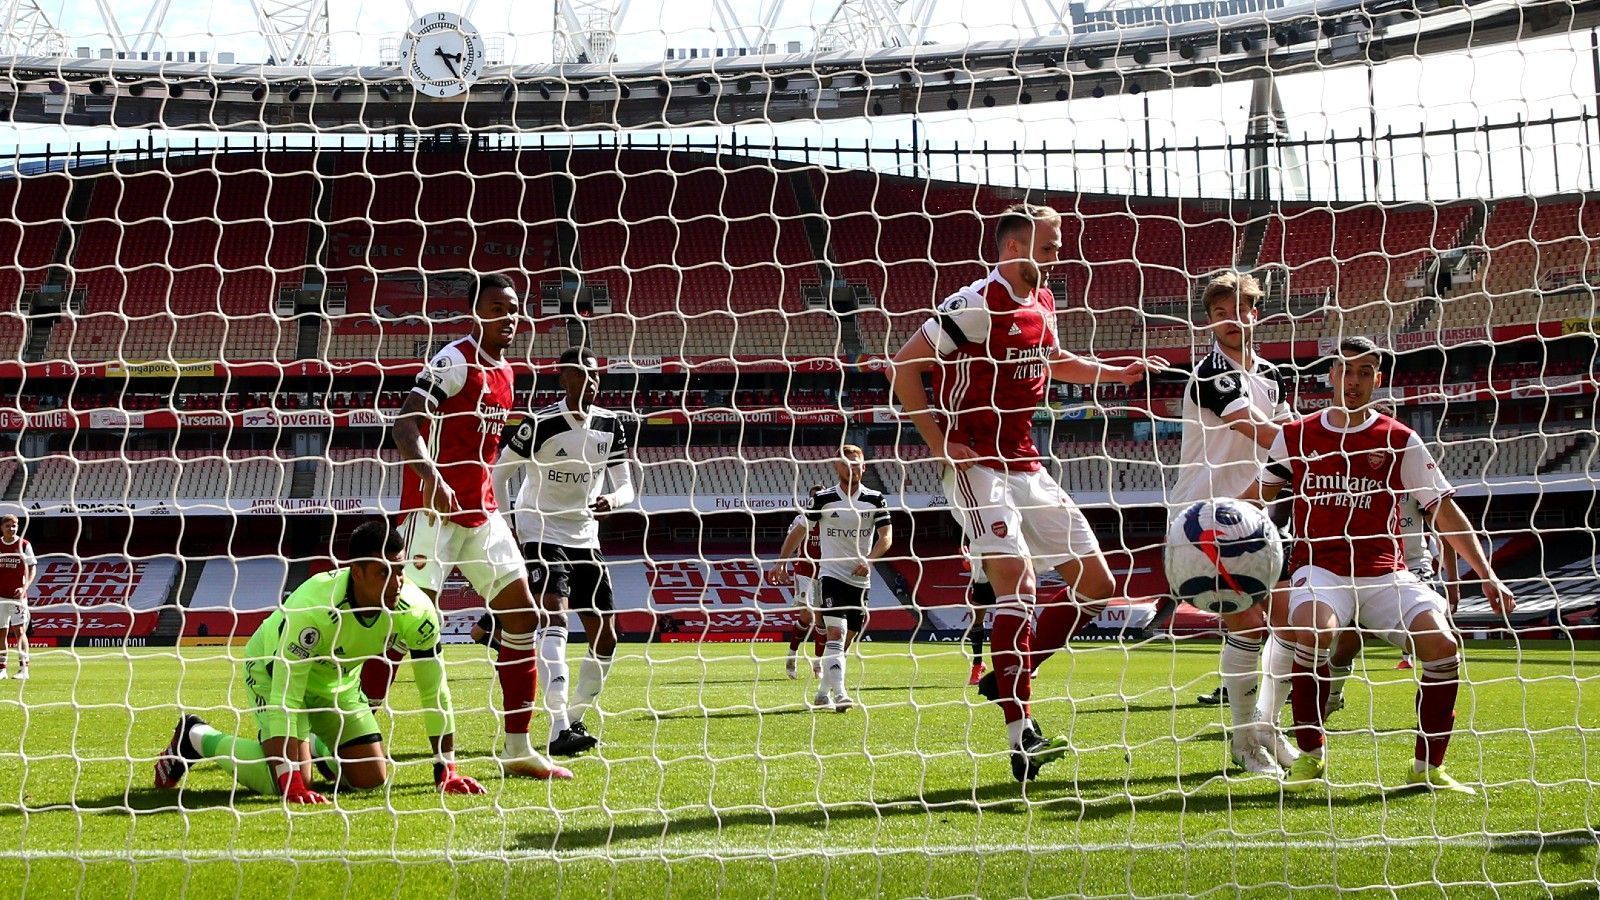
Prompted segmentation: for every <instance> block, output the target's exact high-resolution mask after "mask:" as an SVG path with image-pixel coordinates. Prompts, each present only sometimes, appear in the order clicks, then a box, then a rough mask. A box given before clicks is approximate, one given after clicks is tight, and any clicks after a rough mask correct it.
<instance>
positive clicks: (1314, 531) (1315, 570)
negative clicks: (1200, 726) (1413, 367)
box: [1245, 338, 1516, 794]
mask: <svg viewBox="0 0 1600 900" xmlns="http://www.w3.org/2000/svg"><path fill="white" fill-rule="evenodd" d="M1381 366H1382V354H1381V351H1379V350H1378V348H1377V346H1376V345H1375V344H1373V342H1372V341H1369V340H1367V339H1366V338H1346V339H1344V340H1343V341H1341V342H1340V344H1339V356H1338V357H1337V358H1336V359H1335V360H1334V363H1333V368H1332V370H1331V372H1330V374H1329V380H1330V382H1331V383H1332V385H1333V387H1334V391H1335V392H1336V396H1337V401H1336V403H1335V405H1334V407H1333V408H1331V409H1327V410H1324V411H1323V412H1321V413H1318V414H1315V415H1311V416H1307V417H1306V418H1303V419H1298V420H1296V421H1293V422H1290V423H1288V424H1287V425H1285V426H1284V427H1283V431H1282V432H1280V433H1279V435H1278V437H1277V440H1275V441H1274V442H1273V444H1272V449H1271V450H1270V451H1269V452H1268V462H1267V466H1266V469H1265V470H1264V471H1263V472H1262V474H1261V480H1260V481H1259V482H1257V483H1256V485H1255V486H1254V487H1253V488H1251V489H1250V490H1249V491H1247V492H1246V493H1245V497H1246V499H1251V500H1257V501H1264V502H1271V500H1272V499H1273V498H1275V497H1276V496H1277V495H1278V492H1279V491H1280V490H1282V488H1283V486H1284V485H1286V484H1287V485H1291V486H1292V488H1293V490H1294V513H1293V516H1294V528H1293V532H1294V534H1295V535H1296V536H1297V539H1296V542H1295V546H1294V550H1293V552H1292V553H1291V554H1290V563H1289V568H1290V571H1291V573H1292V574H1291V576H1290V578H1291V581H1290V593H1289V621H1290V625H1291V626H1292V627H1293V628H1294V629H1296V631H1295V635H1296V640H1297V647H1296V649H1295V664H1294V675H1293V687H1292V689H1291V693H1290V698H1289V702H1290V705H1291V706H1292V707H1293V710H1294V724H1295V740H1296V741H1297V742H1298V743H1299V745H1300V751H1301V753H1300V758H1299V759H1297V760H1295V762H1294V765H1293V766H1291V767H1290V769H1289V775H1288V778H1287V779H1285V783H1284V787H1285V788H1286V789H1287V790H1307V789H1309V788H1311V787H1313V786H1315V785H1317V784H1319V783H1321V782H1322V781H1323V778H1324V776H1325V774H1326V771H1327V764H1326V762H1325V761H1324V759H1323V744H1324V734H1323V727H1322V717H1323V715H1324V710H1325V708H1326V707H1327V698H1328V686H1329V683H1330V673H1329V671H1328V655H1329V653H1330V651H1331V649H1332V647H1333V644H1334V643H1335V641H1336V639H1337V637H1338V635H1339V633H1340V631H1341V630H1343V629H1346V628H1349V627H1350V626H1351V624H1352V623H1359V624H1360V626H1361V627H1362V628H1364V629H1367V630H1369V631H1375V632H1378V633H1380V634H1381V633H1387V632H1394V631H1398V632H1402V633H1404V634H1406V635H1407V636H1408V638H1409V641H1410V643H1411V646H1412V647H1413V648H1414V650H1415V653H1416V656H1417V658H1418V659H1419V660H1420V661H1421V668H1422V680H1421V684H1420V686H1419V687H1418V689H1417V716H1418V719H1419V725H1420V731H1419V734H1418V735H1417V741H1416V756H1415V761H1414V764H1413V766H1412V772H1411V775H1410V778H1409V779H1408V780H1409V783H1411V784H1414V785H1424V786H1427V787H1430V788H1435V789H1441V790H1452V791H1459V792H1461V793H1468V794H1471V793H1476V791H1474V790H1473V789H1472V788H1470V787H1468V786H1466V785H1464V784H1461V783H1460V782H1458V781H1456V780H1455V779H1454V778H1452V777H1451V776H1450V775H1449V774H1448V773H1446V772H1445V771H1444V768H1443V765H1444V755H1445V749H1446V748H1447V747H1448V746H1449V744H1450V732H1451V730H1452V729H1453V728H1454V726H1455V706H1456V692H1457V690H1458V688H1459V685H1460V682H1459V681H1458V680H1457V675H1458V670H1459V668H1460V665H1461V660H1460V657H1459V655H1458V648H1457V646H1456V641H1455V636H1454V634H1453V632H1452V631H1451V628H1450V620H1449V615H1448V611H1447V607H1446V603H1445V599H1444V598H1443V597H1441V596H1439V594H1438V592H1437V591H1435V590H1434V589H1433V588H1432V587H1431V586H1430V585H1428V584H1426V583H1425V582H1423V581H1422V580H1421V579H1419V578H1417V576H1416V575H1414V574H1412V573H1411V572H1409V571H1407V570H1406V562H1405V552H1404V550H1403V549H1402V545H1401V534H1400V527H1399V511H1400V505H1401V503H1400V495H1401V494H1410V495H1411V496H1412V497H1414V498H1416V500H1417V502H1418V503H1419V504H1421V506H1422V508H1423V509H1424V510H1425V511H1426V512H1427V513H1428V515H1429V516H1430V518H1431V519H1432V521H1433V523H1434V527H1435V528H1436V529H1437V530H1438V532H1439V534H1440V535H1442V536H1443V537H1444V539H1445V540H1446V541H1449V542H1450V545H1451V546H1453V547H1454V548H1455V549H1456V552H1457V553H1459V554H1460V555H1461V558H1462V559H1465V560H1466V561H1467V564H1468V565H1470V566H1471V567H1472V570H1473V571H1474V572H1476V573H1478V576H1479V577H1480V578H1482V579H1483V592H1484V596H1485V597H1486V598H1487V599H1488V601H1489V603H1490V605H1491V606H1493V607H1494V609H1495V610H1497V611H1499V612H1501V613H1502V614H1503V613H1509V612H1510V611H1511V610H1512V609H1513V608H1515V606H1516V600H1515V599H1514V598H1513V597H1512V596H1511V591H1510V590H1508V589H1507V588H1506V586H1505V584H1504V583H1502V582H1501V581H1500V579H1499V578H1498V577H1497V576H1496V575H1495V573H1494V570H1493V569H1491V568H1490V566H1489V561H1488V559H1486V558H1485V557H1484V555H1483V548H1482V547H1481V546H1480V545H1479V543H1478V536H1477V534H1476V533H1475V532H1474V531H1473V528H1472V526H1471V525H1470V524H1469V523H1468V522H1467V518H1466V516H1465V515H1464V514H1463V513H1462V512H1461V509H1460V507H1458V506H1456V503H1455V501H1454V500H1453V499H1451V494H1453V493H1454V491H1453V490H1452V489H1451V487H1450V482H1449V481H1448V480H1446V479H1445V477H1444V475H1443V474H1442V473H1441V472H1440V471H1439V466H1438V464H1437V463H1435V462H1434V459H1433V455H1432V454H1431V453H1429V452H1428V448H1427V445H1426V444H1424V443H1423V442H1422V438H1421V437H1420V436H1418V435H1417V433H1416V432H1415V431H1412V430H1411V429H1410V428H1408V427H1406V426H1405V425H1403V424H1401V423H1400V422H1398V421H1396V420H1395V419H1392V418H1390V417H1389V416H1386V415H1383V414H1382V413H1380V412H1378V411H1377V410H1375V409H1373V408H1372V393H1373V391H1374V390H1376V389H1377V387H1378V386H1379V385H1380V384H1382V382H1383V375H1382V373H1381Z"/></svg>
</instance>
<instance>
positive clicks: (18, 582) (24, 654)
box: [0, 514, 39, 681]
mask: <svg viewBox="0 0 1600 900" xmlns="http://www.w3.org/2000/svg"><path fill="white" fill-rule="evenodd" d="M18 525H19V522H18V521H17V517H16V516H13V515H9V514H8V515H5V516H0V631H4V632H5V645H4V646H0V679H3V678H10V677H11V675H10V673H8V672H7V671H6V657H7V656H9V655H10V652H9V651H10V650H11V648H12V647H16V648H17V680H18V681H27V680H28V585H30V584H33V577H34V575H36V574H38V571H39V561H38V560H37V559H35V558H34V556H33V545H32V544H30V543H28V541H27V539H26V538H24V537H22V536H21V535H20V534H18V533H17V527H18Z"/></svg>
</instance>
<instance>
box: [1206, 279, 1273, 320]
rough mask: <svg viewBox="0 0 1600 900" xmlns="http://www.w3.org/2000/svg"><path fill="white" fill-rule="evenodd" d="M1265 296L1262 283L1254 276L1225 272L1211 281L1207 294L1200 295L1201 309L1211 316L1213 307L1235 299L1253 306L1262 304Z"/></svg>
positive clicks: (1207, 286)
mask: <svg viewBox="0 0 1600 900" xmlns="http://www.w3.org/2000/svg"><path fill="white" fill-rule="evenodd" d="M1263 296H1265V294H1263V293H1262V290H1261V282H1259V281H1257V280H1256V277H1255V276H1254V275H1251V274H1249V273H1246V272H1223V273H1222V274H1221V275H1218V276H1217V277H1215V278H1213V279H1211V282H1210V283H1209V284H1207V285H1206V289H1205V292H1204V293H1202V294H1201V295H1200V307H1201V309H1204V310H1205V311H1206V314H1207V315H1210V314H1211V305H1212V304H1213V303H1221V302H1223V301H1227V300H1232V299H1234V298H1235V297H1238V298H1242V299H1245V300H1249V301H1250V305H1251V306H1255V305H1256V304H1257V303H1260V302H1261V298H1262V297H1263Z"/></svg>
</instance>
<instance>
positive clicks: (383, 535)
mask: <svg viewBox="0 0 1600 900" xmlns="http://www.w3.org/2000/svg"><path fill="white" fill-rule="evenodd" d="M405 549H406V544H405V541H403V540H401V538H400V532H398V531H396V530H394V529H393V528H391V527H389V523H388V522H385V521H383V520H382V519H378V520H374V521H371V522H367V523H365V524H363V525H361V526H359V527H357V528H356V530H355V531H352V532H350V541H349V543H348V544H347V545H346V547H345V551H346V552H345V557H346V559H347V560H348V561H349V562H352V563H358V562H372V561H373V560H375V559H388V558H390V557H392V556H394V555H396V554H398V553H403V552H405Z"/></svg>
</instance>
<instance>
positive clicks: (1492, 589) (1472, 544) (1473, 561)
mask: <svg viewBox="0 0 1600 900" xmlns="http://www.w3.org/2000/svg"><path fill="white" fill-rule="evenodd" d="M1400 481H1401V486H1402V487H1403V488H1404V489H1405V490H1407V491H1409V492H1410V493H1411V496H1412V497H1415V498H1416V500H1417V503H1418V504H1420V505H1421V506H1422V508H1423V510H1424V511H1426V512H1427V513H1428V517H1429V521H1430V523H1431V524H1432V525H1433V529H1434V530H1435V531H1437V532H1438V533H1439V537H1441V538H1443V539H1444V542H1445V543H1446V544H1449V545H1450V546H1451V547H1454V548H1455V551H1456V553H1458V554H1460V556H1461V558H1462V559H1464V560H1466V561H1467V565H1469V566H1471V567H1472V571H1474V572H1476V573H1478V577H1479V578H1481V579H1483V596H1484V598H1485V599H1487V600H1488V601H1489V606H1490V607H1492V608H1493V609H1494V611H1495V612H1498V613H1500V614H1501V615H1505V614H1507V613H1510V612H1511V611H1512V610H1514V609H1516V608H1517V600H1516V598H1515V597H1513V596H1512V594H1511V589H1510V588H1507V587H1506V585H1505V582H1503V581H1501V580H1500V577H1499V576H1498V575H1496V574H1495V573H1494V569H1493V568H1492V567H1491V566H1490V565H1489V559H1488V557H1486V556H1484V553H1483V545H1482V544H1480V543H1478V532H1477V529H1475V528H1473V527H1472V523H1470V522H1468V521H1467V516H1466V513H1463V512H1462V511H1461V507H1459V506H1457V505H1456V501H1455V499H1454V497H1452V496H1451V495H1452V494H1454V493H1455V491H1454V489H1453V488H1452V487H1451V486H1450V482H1449V480H1448V479H1446V478H1445V477H1444V473H1443V472H1440V471H1439V466H1438V464H1437V463H1436V462H1435V461H1434V459H1433V454H1432V453H1430V452H1429V451H1428V446H1427V445H1426V444H1424V443H1423V442H1422V437H1421V436H1420V435H1417V434H1415V433H1413V434H1412V435H1411V439H1410V441H1409V442H1408V443H1407V444H1406V446H1405V449H1403V450H1401V451H1400Z"/></svg>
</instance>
